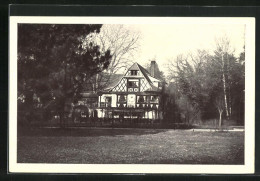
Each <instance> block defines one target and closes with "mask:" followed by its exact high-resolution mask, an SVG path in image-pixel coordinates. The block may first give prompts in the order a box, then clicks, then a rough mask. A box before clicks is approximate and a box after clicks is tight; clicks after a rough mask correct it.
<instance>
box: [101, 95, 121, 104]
mask: <svg viewBox="0 0 260 181" xmlns="http://www.w3.org/2000/svg"><path fill="white" fill-rule="evenodd" d="M106 97H112V98H111V99H112V100H111V106H112V107H116V99H117V96H116V94H103V95H102V96H101V102H105V100H106Z"/></svg>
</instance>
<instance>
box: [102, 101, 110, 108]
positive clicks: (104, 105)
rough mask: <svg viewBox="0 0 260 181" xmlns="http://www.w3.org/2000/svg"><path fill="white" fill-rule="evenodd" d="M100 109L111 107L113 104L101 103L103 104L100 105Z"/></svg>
mask: <svg viewBox="0 0 260 181" xmlns="http://www.w3.org/2000/svg"><path fill="white" fill-rule="evenodd" d="M100 107H101V108H104V107H111V102H101V103H100Z"/></svg>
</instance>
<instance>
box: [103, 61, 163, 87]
mask: <svg viewBox="0 0 260 181" xmlns="http://www.w3.org/2000/svg"><path fill="white" fill-rule="evenodd" d="M129 70H140V72H141V73H142V74H143V76H144V77H145V79H146V80H147V81H148V83H149V85H150V87H151V88H150V89H148V90H147V91H158V87H156V86H155V85H154V83H153V82H162V81H161V80H159V79H156V78H154V77H152V76H151V75H150V73H149V71H148V70H146V69H145V68H144V67H142V66H141V65H140V64H138V63H137V62H135V63H134V64H133V65H132V66H131V67H130V68H129V69H128V70H127V71H126V72H125V74H124V75H123V74H113V75H114V76H115V77H114V78H113V77H111V83H110V84H109V85H108V86H107V88H105V89H104V90H112V89H113V88H114V87H115V86H116V85H117V84H118V83H119V82H120V81H121V79H122V78H123V77H124V76H126V75H127V72H128V71H129Z"/></svg>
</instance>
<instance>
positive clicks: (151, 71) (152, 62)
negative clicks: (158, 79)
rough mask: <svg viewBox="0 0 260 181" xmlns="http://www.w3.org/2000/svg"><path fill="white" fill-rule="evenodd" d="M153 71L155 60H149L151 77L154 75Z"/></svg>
mask: <svg viewBox="0 0 260 181" xmlns="http://www.w3.org/2000/svg"><path fill="white" fill-rule="evenodd" d="M154 72H155V61H154V60H153V61H151V67H150V74H151V76H152V77H154Z"/></svg>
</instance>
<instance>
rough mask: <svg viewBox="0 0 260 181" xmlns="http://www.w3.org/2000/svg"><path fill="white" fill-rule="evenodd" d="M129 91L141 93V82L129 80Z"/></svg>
mask: <svg viewBox="0 0 260 181" xmlns="http://www.w3.org/2000/svg"><path fill="white" fill-rule="evenodd" d="M127 88H128V89H127V91H128V92H139V80H138V79H128V81H127Z"/></svg>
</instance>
